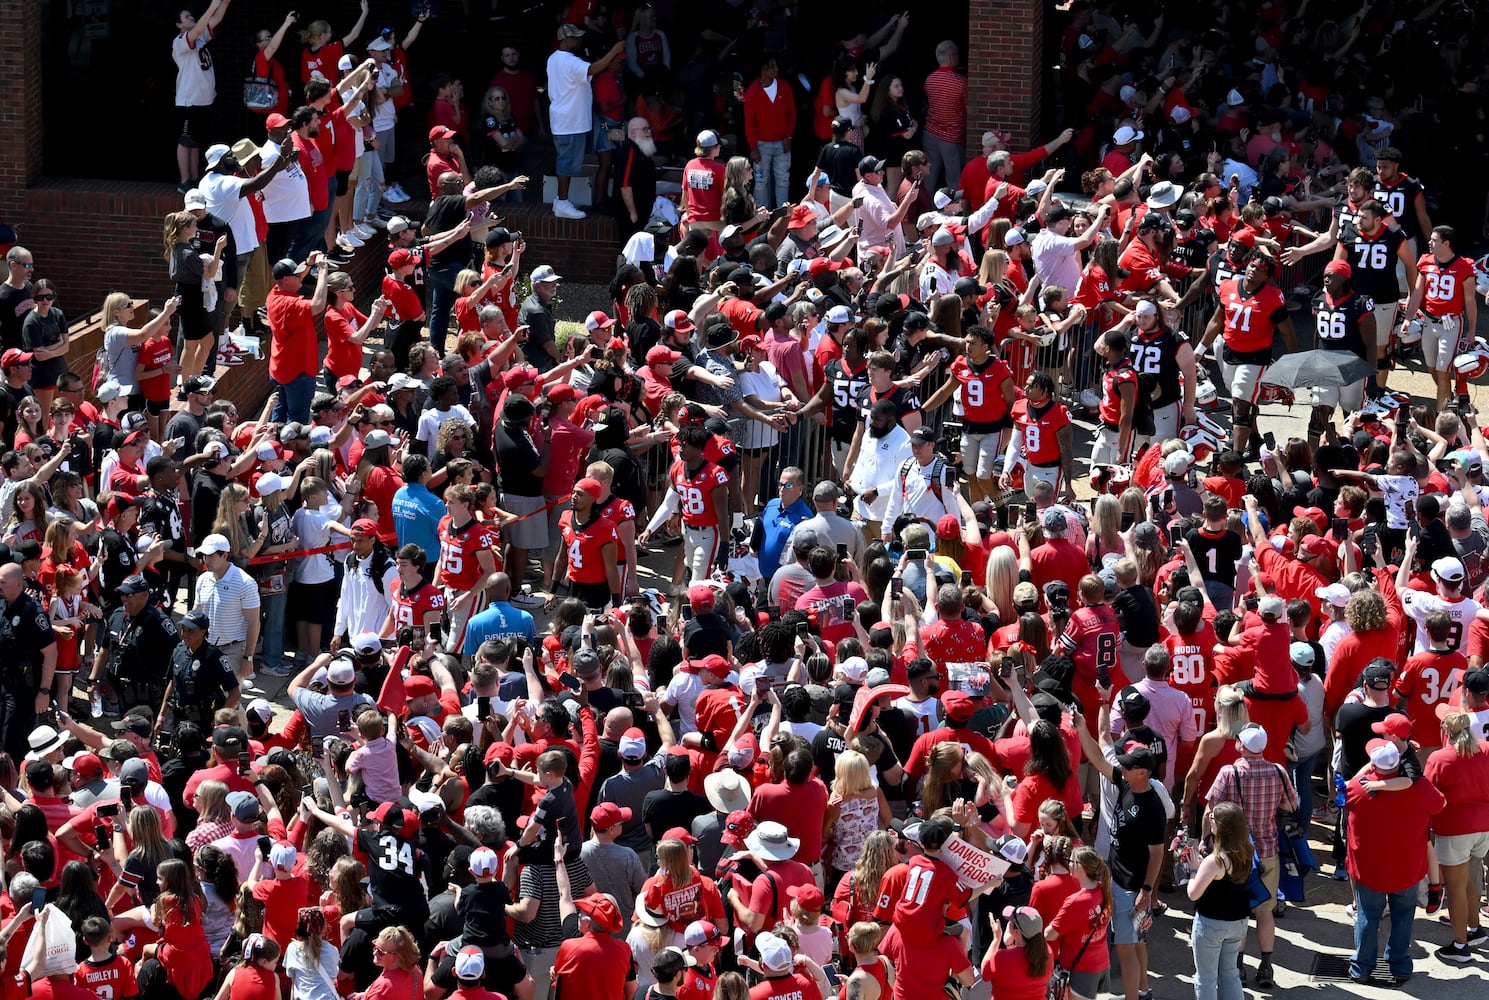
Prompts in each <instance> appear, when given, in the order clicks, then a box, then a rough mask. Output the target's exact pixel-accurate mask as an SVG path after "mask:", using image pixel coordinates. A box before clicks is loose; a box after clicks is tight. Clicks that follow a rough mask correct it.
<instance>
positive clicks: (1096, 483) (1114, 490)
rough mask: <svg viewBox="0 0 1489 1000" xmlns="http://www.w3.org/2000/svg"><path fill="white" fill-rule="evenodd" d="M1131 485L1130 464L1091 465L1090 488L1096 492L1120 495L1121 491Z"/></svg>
mask: <svg viewBox="0 0 1489 1000" xmlns="http://www.w3.org/2000/svg"><path fill="white" fill-rule="evenodd" d="M1131 485H1132V466H1130V465H1093V466H1091V489H1093V490H1095V491H1096V492H1097V493H1110V494H1111V495H1112V496H1121V494H1122V491H1123V490H1125V489H1127V487H1129V486H1131Z"/></svg>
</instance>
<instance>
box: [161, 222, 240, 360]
mask: <svg viewBox="0 0 1489 1000" xmlns="http://www.w3.org/2000/svg"><path fill="white" fill-rule="evenodd" d="M196 229H197V226H196V216H194V215H192V214H191V213H190V212H173V213H171V214H170V215H168V216H166V217H165V237H164V242H165V259H166V262H167V264H168V265H169V273H170V278H171V281H172V282H173V283H174V284H175V297H176V298H177V299H179V300H180V301H179V302H178V303H177V305H176V317H177V323H176V332H177V334H178V335H179V338H180V341H181V381H182V382H185V381H186V379H189V378H191V377H192V376H193V375H200V374H201V373H202V369H203V368H204V367H205V366H206V363H207V355H208V354H209V353H210V352H211V349H212V323H211V318H210V317H209V316H208V315H207V307H206V301H205V299H204V298H203V296H202V291H203V286H204V285H205V284H206V283H207V282H209V281H212V280H214V279H213V278H211V277H208V276H207V275H208V268H209V267H215V266H216V264H217V262H220V261H221V260H222V253H223V251H224V250H226V249H227V235H226V234H223V236H221V237H220V238H219V239H218V240H217V243H216V244H215V245H214V246H213V257H212V260H213V264H211V265H208V264H204V263H202V255H201V254H200V253H198V252H197V250H196V249H195V247H193V246H192V240H194V239H195V238H196ZM214 273H215V272H214Z"/></svg>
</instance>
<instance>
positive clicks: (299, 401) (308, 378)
mask: <svg viewBox="0 0 1489 1000" xmlns="http://www.w3.org/2000/svg"><path fill="white" fill-rule="evenodd" d="M271 384H272V385H273V386H274V391H275V392H277V393H279V401H278V402H277V403H275V404H274V413H273V414H272V415H271V416H270V417H269V419H270V420H272V421H274V422H275V423H276V424H287V423H289V422H290V421H291V420H298V421H300V423H302V424H303V423H308V422H309V421H310V401H311V399H312V398H314V396H315V376H314V375H296V376H295V378H294V381H292V382H273V381H272V380H271Z"/></svg>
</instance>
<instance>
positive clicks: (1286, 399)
mask: <svg viewBox="0 0 1489 1000" xmlns="http://www.w3.org/2000/svg"><path fill="white" fill-rule="evenodd" d="M1256 401H1257V402H1258V403H1284V404H1286V405H1288V406H1292V405H1293V391H1292V390H1291V389H1289V388H1288V387H1287V386H1285V385H1269V384H1268V383H1266V382H1262V383H1260V384H1259V385H1258V386H1257V393H1256Z"/></svg>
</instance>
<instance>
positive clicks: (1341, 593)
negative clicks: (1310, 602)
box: [1313, 583, 1349, 608]
mask: <svg viewBox="0 0 1489 1000" xmlns="http://www.w3.org/2000/svg"><path fill="white" fill-rule="evenodd" d="M1313 596H1314V597H1317V598H1318V599H1319V600H1321V601H1323V602H1325V603H1326V604H1332V605H1333V606H1334V607H1336V608H1342V607H1344V606H1345V605H1346V604H1348V603H1349V588H1348V587H1346V586H1345V585H1344V584H1342V583H1331V584H1329V585H1328V586H1326V587H1315V588H1314V589H1313Z"/></svg>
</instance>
